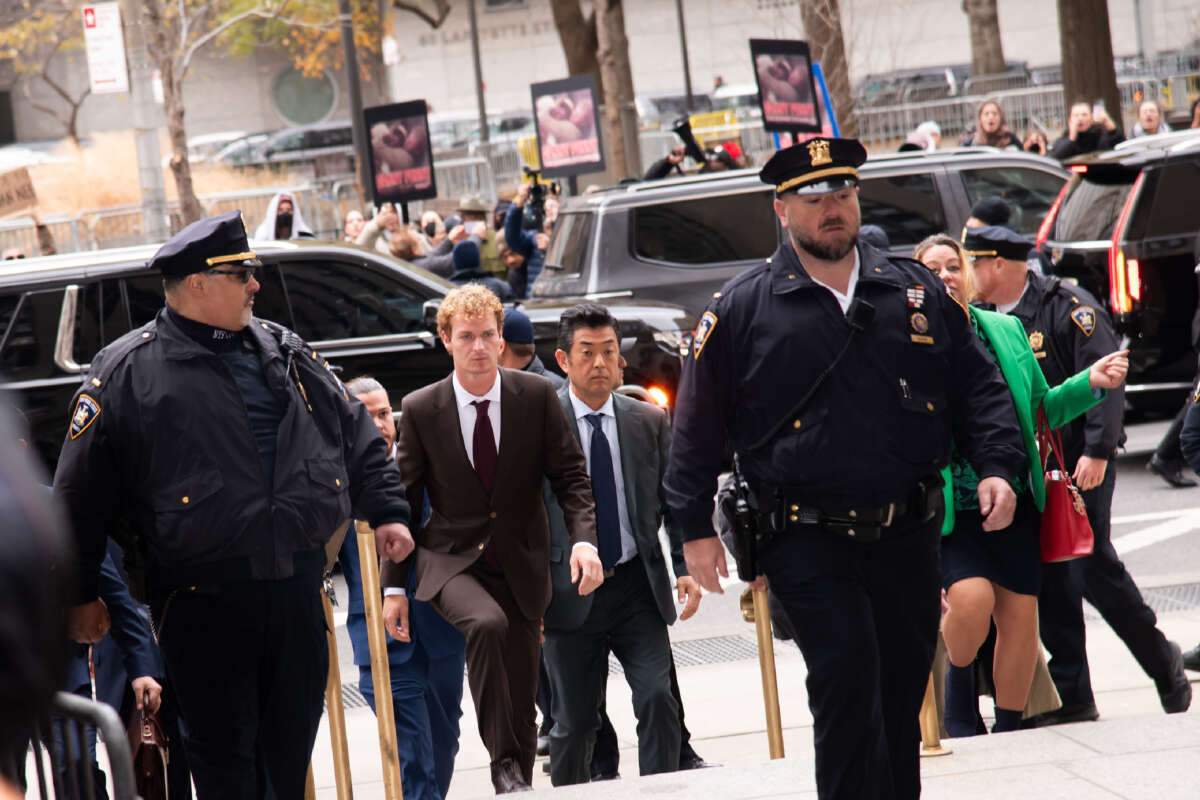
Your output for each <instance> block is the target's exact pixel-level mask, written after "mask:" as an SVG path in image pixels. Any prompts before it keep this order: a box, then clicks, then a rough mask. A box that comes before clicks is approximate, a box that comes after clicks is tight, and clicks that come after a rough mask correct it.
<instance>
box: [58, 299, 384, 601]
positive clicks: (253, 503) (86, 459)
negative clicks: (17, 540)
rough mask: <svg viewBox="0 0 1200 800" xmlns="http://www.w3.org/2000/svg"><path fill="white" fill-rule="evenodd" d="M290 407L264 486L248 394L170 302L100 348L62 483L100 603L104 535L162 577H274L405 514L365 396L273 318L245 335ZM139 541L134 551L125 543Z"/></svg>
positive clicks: (82, 392) (82, 577) (87, 584)
mask: <svg viewBox="0 0 1200 800" xmlns="http://www.w3.org/2000/svg"><path fill="white" fill-rule="evenodd" d="M246 335H248V336H249V337H251V340H252V343H253V344H254V346H255V348H256V349H257V351H258V354H259V357H260V359H261V361H262V365H263V375H264V377H265V379H266V382H267V385H268V386H269V387H270V388H271V390H272V391H274V392H275V394H276V395H277V396H278V397H279V398H280V399H281V400H282V401H284V403H285V411H284V416H283V420H282V422H281V423H280V425H279V433H278V440H277V447H278V451H277V453H276V460H275V475H274V486H268V485H266V478H265V477H264V474H263V467H262V463H261V461H260V459H259V454H258V451H257V448H256V445H255V440H254V436H253V434H252V432H251V428H250V422H249V418H248V415H247V412H246V408H245V405H244V402H243V400H242V396H241V393H240V391H239V389H238V387H237V385H236V383H235V382H234V380H233V377H232V375H231V373H230V371H229V369H228V368H227V367H226V366H225V363H224V362H223V361H222V360H221V358H220V357H219V356H217V355H216V354H214V353H212V352H211V351H210V350H208V349H207V348H205V347H203V346H202V345H200V344H197V343H196V342H195V341H194V340H192V339H191V338H190V337H188V336H187V334H186V333H184V332H183V331H182V330H181V329H180V328H179V327H178V326H177V325H176V324H175V323H174V322H173V321H172V320H171V319H170V318H169V317H168V316H167V313H166V310H165V309H164V310H163V311H161V312H159V314H158V316H157V317H156V318H155V319H154V320H152V321H150V322H148V323H147V324H145V325H143V326H142V327H141V328H138V329H137V330H134V331H131V332H130V333H128V334H126V335H125V336H122V337H121V338H120V339H118V340H117V341H115V342H113V343H112V344H110V345H109V346H108V347H106V348H104V349H103V350H101V351H100V353H99V354H97V355H96V358H95V359H94V360H93V361H92V365H91V370H90V372H89V373H88V376H87V378H86V379H85V380H84V382H83V386H82V387H81V388H80V389H79V391H78V392H77V393H76V395H75V400H74V402H73V404H72V407H71V408H72V411H71V414H72V416H71V420H70V423H71V424H70V426H69V430H68V432H67V436H66V440H65V441H64V443H63V449H62V454H61V456H60V458H59V462H58V471H57V473H56V474H55V478H54V490H55V494H56V495H57V497H58V499H59V500H60V502H62V503H63V505H64V506H65V507H66V509H67V512H68V516H69V519H70V522H71V524H72V526H73V528H74V534H75V538H76V541H77V543H78V546H79V553H80V573H79V596H78V598H77V599H76V602H81V603H82V602H87V601H89V600H92V599H94V598H95V597H96V592H97V578H98V574H99V569H100V562H101V560H102V559H103V558H104V552H105V541H106V537H108V536H110V535H112V536H113V537H114V538H116V539H117V540H118V541H122V540H124V541H129V540H130V533H129V532H132V536H133V537H136V541H137V542H138V543H139V544H140V547H141V548H142V555H144V557H145V560H146V571H147V573H148V575H149V580H150V583H151V585H160V586H175V585H180V584H182V583H184V582H197V581H204V582H208V583H221V582H225V581H234V580H274V579H281V578H287V577H290V576H291V575H293V574H295V571H296V564H297V559H298V558H302V557H308V558H305V559H304V560H305V563H307V562H308V561H311V560H312V557H315V554H316V553H317V552H318V551H320V550H321V549H322V548H323V547H324V545H325V543H326V541H327V540H328V539H329V538H330V536H331V535H332V534H333V532H334V530H335V529H336V528H337V527H338V525H340V524H341V522H342V521H343V520H345V519H347V518H348V517H350V516H351V513H352V509H353V514H354V516H356V517H357V518H359V519H366V520H368V521H369V522H370V523H371V525H372V527H375V526H378V525H380V524H383V523H385V522H407V521H408V505H407V503H406V501H405V498H404V485H403V483H402V481H401V479H400V473H399V471H398V470H397V468H396V466H395V464H394V463H393V462H392V461H391V459H389V458H388V454H387V451H386V448H385V447H384V443H383V440H382V439H381V438H379V434H378V432H377V431H376V430H375V427H374V425H373V424H372V422H371V419H370V417H369V416H368V415H367V412H366V410H365V409H364V407H363V405H362V404H361V403H360V402H359V401H358V400H356V399H354V398H352V397H350V396H349V395H348V394H347V393H346V391H345V388H344V387H343V386H342V385H341V382H340V381H339V380H338V379H337V378H336V377H335V376H334V375H333V373H332V372H330V371H328V370H327V369H326V368H325V365H324V362H323V360H322V359H321V358H320V356H319V355H318V354H317V352H316V351H315V350H312V349H311V348H309V347H308V346H307V345H306V344H305V343H304V342H303V341H302V340H301V339H300V338H299V337H298V336H296V335H295V334H294V333H292V332H291V331H288V330H286V329H285V328H282V327H281V326H279V325H276V324H275V323H269V322H266V321H264V320H260V319H258V318H257V317H255V318H252V319H251V322H250V325H249V327H248V329H247V333H246ZM127 549H128V548H127Z"/></svg>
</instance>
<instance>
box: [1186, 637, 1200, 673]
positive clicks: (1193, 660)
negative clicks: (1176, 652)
mask: <svg viewBox="0 0 1200 800" xmlns="http://www.w3.org/2000/svg"><path fill="white" fill-rule="evenodd" d="M1183 667H1184V669H1190V670H1192V671H1193V672H1200V644H1198V645H1196V646H1195V647H1193V648H1192V649H1191V650H1188V651H1187V652H1186V653H1184V654H1183Z"/></svg>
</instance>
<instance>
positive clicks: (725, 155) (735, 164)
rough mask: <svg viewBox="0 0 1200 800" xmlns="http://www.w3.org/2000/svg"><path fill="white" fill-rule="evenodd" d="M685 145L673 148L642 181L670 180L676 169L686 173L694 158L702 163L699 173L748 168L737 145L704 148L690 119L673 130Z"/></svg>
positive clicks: (677, 122) (674, 126) (681, 122)
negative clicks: (687, 162) (687, 160)
mask: <svg viewBox="0 0 1200 800" xmlns="http://www.w3.org/2000/svg"><path fill="white" fill-rule="evenodd" d="M671 130H673V131H674V132H675V135H677V136H678V137H679V138H680V140H682V142H683V144H681V145H678V146H676V147H672V148H671V152H670V153H668V154H667V155H666V157H665V158H660V159H659V160H658V161H655V162H654V163H653V164H651V165H650V169H648V170H646V174H645V175H643V176H642V180H647V181H655V180H660V179H662V178H666V177H668V176H669V175H670V174H671V171H672V170H674V171H675V172H676V173H678V174H680V175H682V174H683V167H682V164H683V160H684V158H687V157H691V159H692V161H694V162H696V163H697V164H700V170H699V172H700V173H701V174H703V173H705V172H723V171H724V170H727V169H740V168H742V167H745V166H746V165H747V161H746V157H745V155H744V154H743V153H742V149H741V148H740V147H738V145H737V143H736V142H732V141H729V142H724V143H723V144H719V145H717V146H716V147H711V148H708V149H704V148H702V147H700V143H699V142H697V141H696V137H695V136H694V135H693V134H692V123H691V120H690V119H689V118H688V117H680V118H679V119H677V120H676V121H675V124H674V125H673V126H672V127H671Z"/></svg>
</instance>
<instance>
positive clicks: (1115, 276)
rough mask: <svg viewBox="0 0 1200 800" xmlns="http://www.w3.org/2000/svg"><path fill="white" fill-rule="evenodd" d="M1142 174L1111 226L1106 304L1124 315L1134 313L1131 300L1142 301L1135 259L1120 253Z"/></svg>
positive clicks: (1139, 274)
mask: <svg viewBox="0 0 1200 800" xmlns="http://www.w3.org/2000/svg"><path fill="white" fill-rule="evenodd" d="M1144 177H1145V173H1144V172H1143V173H1139V174H1138V176H1137V180H1135V181H1134V182H1133V188H1131V189H1130V190H1129V195H1128V196H1127V197H1126V198H1125V204H1124V205H1123V206H1122V207H1121V215H1120V216H1119V217H1117V224H1116V225H1114V226H1113V232H1112V240H1111V241H1110V243H1109V246H1108V293H1109V294H1108V303H1109V305H1110V306H1111V307H1112V310H1113V311H1114V312H1115V313H1117V314H1125V313H1128V312H1130V311H1132V310H1133V301H1135V300H1141V298H1142V276H1141V270H1140V269H1139V267H1138V262H1137V259H1129V260H1128V261H1127V260H1126V258H1125V253H1124V252H1122V250H1121V235H1122V234H1123V233H1124V232H1125V224H1126V223H1127V222H1128V221H1129V212H1130V210H1131V209H1132V208H1133V201H1134V200H1136V199H1137V195H1138V190H1139V189H1141V188H1142V178H1144Z"/></svg>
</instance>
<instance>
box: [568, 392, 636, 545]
mask: <svg viewBox="0 0 1200 800" xmlns="http://www.w3.org/2000/svg"><path fill="white" fill-rule="evenodd" d="M568 394H569V395H570V398H571V407H572V408H573V409H574V410H575V424H576V427H578V428H579V445H580V447H582V448H583V457H584V458H585V459H587V470H588V475H589V476H591V474H592V423H590V422H588V420H587V417H588V415H590V414H599V415H600V429H601V430H603V431H604V436H605V438H607V439H608V450H609V452H610V453H611V454H612V466H613V475H614V476H615V478H616V484H617V519H618V520H619V521H620V524H621V557H620V558H618V559H617V563H618V564H624V563H625V562H626V561H628V560H629V559H631V558H633V557H634V556H636V555H637V551H638V550H637V540H636V539H634V538H633V526H632V525H630V524H629V506H628V504H627V503H626V502H625V476H624V474H623V473H622V471H621V445H620V443H619V442H618V441H617V417H616V414H615V413H613V399H612V395H611V394H610V395H609V396H608V399H607V400H605V401H604V405H603V406H601V407H600V409H599V410H598V411H597V410H593V409H592V407H591V406H589V405H588V404H587V403H585V402H583V401H582V400H580V399H579V398H578V397H576V396H575V387H573V386H572V387H571V388H570V389H569V390H568Z"/></svg>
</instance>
